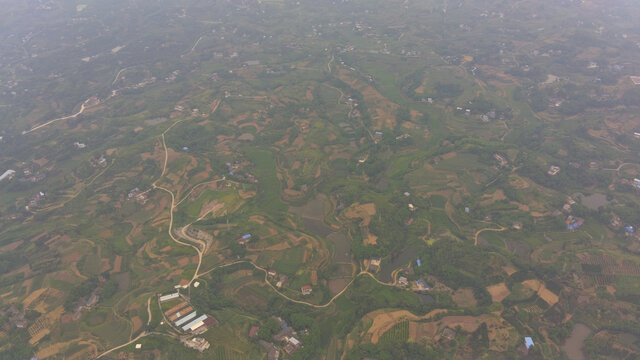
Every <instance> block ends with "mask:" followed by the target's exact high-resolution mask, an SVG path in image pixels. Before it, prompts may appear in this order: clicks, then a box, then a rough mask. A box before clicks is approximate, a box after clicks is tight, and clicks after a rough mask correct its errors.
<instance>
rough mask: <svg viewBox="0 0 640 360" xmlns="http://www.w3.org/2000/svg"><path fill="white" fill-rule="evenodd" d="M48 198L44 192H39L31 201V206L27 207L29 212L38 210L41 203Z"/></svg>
mask: <svg viewBox="0 0 640 360" xmlns="http://www.w3.org/2000/svg"><path fill="white" fill-rule="evenodd" d="M46 197H47V194H46V193H45V192H44V191H38V192H37V193H35V194H34V195H33V196H31V198H30V199H29V205H27V206H25V209H26V210H27V211H29V210H31V209H34V208H37V207H38V206H40V203H41V202H42V201H43V200H44V199H45V198H46Z"/></svg>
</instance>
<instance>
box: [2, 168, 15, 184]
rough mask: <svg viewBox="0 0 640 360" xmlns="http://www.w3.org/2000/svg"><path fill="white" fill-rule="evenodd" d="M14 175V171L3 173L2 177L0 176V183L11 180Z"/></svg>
mask: <svg viewBox="0 0 640 360" xmlns="http://www.w3.org/2000/svg"><path fill="white" fill-rule="evenodd" d="M15 175H16V171H15V170H11V169H9V170H7V171H5V172H4V173H3V174H2V175H0V181H2V180H4V179H7V180H11V179H13V177H14V176H15Z"/></svg>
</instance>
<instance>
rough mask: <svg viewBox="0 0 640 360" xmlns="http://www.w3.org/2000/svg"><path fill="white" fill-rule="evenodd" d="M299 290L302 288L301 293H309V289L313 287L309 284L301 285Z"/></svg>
mask: <svg viewBox="0 0 640 360" xmlns="http://www.w3.org/2000/svg"><path fill="white" fill-rule="evenodd" d="M301 290H302V295H309V294H311V291H312V290H313V289H312V288H311V285H303V286H302V288H301Z"/></svg>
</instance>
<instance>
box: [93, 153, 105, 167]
mask: <svg viewBox="0 0 640 360" xmlns="http://www.w3.org/2000/svg"><path fill="white" fill-rule="evenodd" d="M90 162H91V166H93V167H98V166H99V167H102V168H104V167H107V158H106V157H105V156H104V154H100V156H99V157H97V158H93V159H91V160H90Z"/></svg>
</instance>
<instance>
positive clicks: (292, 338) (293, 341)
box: [273, 317, 309, 354]
mask: <svg viewBox="0 0 640 360" xmlns="http://www.w3.org/2000/svg"><path fill="white" fill-rule="evenodd" d="M275 319H276V321H277V322H278V325H280V331H279V332H278V333H277V334H275V335H273V340H275V341H277V342H280V343H283V344H284V351H285V352H286V353H287V354H293V353H294V352H296V350H298V349H299V348H301V347H302V341H300V339H299V337H298V333H297V332H296V331H295V330H294V329H293V328H291V327H290V326H289V325H288V324H287V322H286V321H284V320H283V319H282V318H280V317H276V318H275ZM302 333H307V334H308V333H309V331H308V330H303V332H302Z"/></svg>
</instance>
